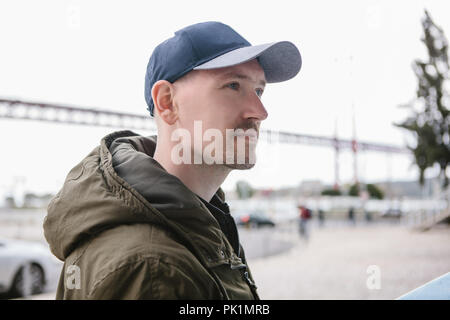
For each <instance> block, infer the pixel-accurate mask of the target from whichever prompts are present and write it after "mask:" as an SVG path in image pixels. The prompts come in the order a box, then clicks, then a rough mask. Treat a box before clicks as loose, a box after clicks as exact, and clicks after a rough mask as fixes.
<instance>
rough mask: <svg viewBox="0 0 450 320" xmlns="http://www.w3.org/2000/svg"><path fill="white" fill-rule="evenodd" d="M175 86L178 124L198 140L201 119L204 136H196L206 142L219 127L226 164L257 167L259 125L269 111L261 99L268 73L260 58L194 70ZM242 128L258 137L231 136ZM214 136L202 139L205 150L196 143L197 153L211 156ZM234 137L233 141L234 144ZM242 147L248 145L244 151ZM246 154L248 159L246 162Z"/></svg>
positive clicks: (193, 145) (195, 149) (230, 166)
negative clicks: (234, 64)
mask: <svg viewBox="0 0 450 320" xmlns="http://www.w3.org/2000/svg"><path fill="white" fill-rule="evenodd" d="M174 86H175V88H176V95H175V100H174V101H175V103H176V104H177V105H178V112H179V122H178V127H181V128H185V129H187V130H188V131H190V133H191V137H192V139H194V136H195V134H197V133H198V125H199V122H197V129H196V130H197V131H196V132H194V131H195V130H194V121H201V133H202V137H198V134H197V136H196V137H195V138H196V139H201V140H202V141H203V140H205V138H206V137H208V131H209V133H212V132H213V131H212V130H209V129H217V130H216V131H215V132H219V131H220V133H221V136H222V147H223V149H222V152H223V163H224V165H226V166H227V167H229V168H232V169H249V168H251V167H253V166H254V161H255V160H254V159H255V147H256V142H257V136H258V135H259V127H260V124H261V121H263V120H264V119H266V118H267V111H266V109H265V108H264V105H263V104H262V102H261V95H262V93H263V90H264V87H265V76H264V71H263V69H262V68H261V66H260V65H259V63H258V62H257V60H256V59H254V60H251V61H249V62H246V63H243V64H240V65H236V66H232V67H226V68H220V69H213V70H195V71H191V73H190V74H188V76H187V77H186V79H183V80H182V81H180V82H177V81H176V82H175V83H174ZM227 129H228V130H227ZM237 129H243V130H237ZM248 129H250V130H248ZM236 130H237V131H236ZM239 131H241V132H242V131H246V133H247V134H252V133H256V137H249V136H242V135H237V136H234V137H233V136H230V133H231V132H233V133H234V132H239ZM203 134H205V136H204V135H203ZM213 135H214V134H213ZM210 137H211V140H209V141H203V142H202V144H201V145H202V146H201V150H199V149H198V148H195V143H194V142H193V144H192V147H193V153H194V154H195V153H199V152H200V153H202V152H203V154H204V158H205V157H206V158H207V157H208V154H211V153H210V152H208V150H209V151H211V149H208V150H206V149H205V146H207V145H212V141H215V139H216V138H217V136H216V135H214V137H212V136H211V135H210ZM227 137H228V139H227ZM231 140H233V143H232V144H231V145H230V142H231ZM215 145H216V146H217V144H215ZM230 146H231V149H230ZM242 146H245V147H244V150H243V148H242ZM227 148H228V152H227ZM243 151H244V154H242V153H243ZM212 155H213V156H214V155H215V153H214V152H213V153H212ZM242 156H244V158H245V160H244V162H243V163H242V159H243V158H242ZM238 157H240V158H238ZM238 159H241V160H238ZM239 162H240V163H239Z"/></svg>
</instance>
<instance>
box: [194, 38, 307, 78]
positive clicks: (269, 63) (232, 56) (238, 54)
mask: <svg viewBox="0 0 450 320" xmlns="http://www.w3.org/2000/svg"><path fill="white" fill-rule="evenodd" d="M255 58H258V60H259V64H260V65H261V67H262V68H263V70H264V74H265V77H266V81H267V82H268V83H274V82H282V81H286V80H289V79H291V78H293V77H295V76H296V75H297V73H298V72H299V71H300V68H301V67H302V57H301V55H300V51H299V50H298V49H297V47H296V46H295V45H294V44H293V43H292V42H289V41H280V42H273V43H266V44H261V45H257V46H249V47H243V48H239V49H235V50H233V51H230V52H227V53H225V54H223V55H221V56H218V57H216V58H214V59H212V60H210V61H208V62H205V63H203V64H201V65H199V66H197V67H195V68H194V70H208V69H218V68H225V67H231V66H235V65H238V64H241V63H244V62H247V61H250V60H252V59H255Z"/></svg>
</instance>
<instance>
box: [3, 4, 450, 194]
mask: <svg viewBox="0 0 450 320" xmlns="http://www.w3.org/2000/svg"><path fill="white" fill-rule="evenodd" d="M425 8H427V9H428V10H429V12H430V14H431V16H432V18H433V19H434V21H435V22H436V23H437V24H438V25H440V26H441V27H442V28H443V29H444V31H445V32H446V35H447V37H448V36H449V33H450V5H449V2H448V1H444V0H441V1H418V0H417V1H361V0H359V1H282V0H278V1H242V0H240V1H232V0H228V1H193V0H190V1H159V2H156V1H121V2H119V1H75V0H72V1H61V0H55V1H17V0H14V1H8V0H7V1H5V0H2V1H1V2H0V41H1V42H0V97H4V98H17V99H23V100H31V101H42V102H49V103H62V104H72V105H77V106H81V107H95V108H102V109H108V110H118V111H125V112H131V113H138V114H144V115H145V114H146V110H145V108H146V105H145V100H144V95H143V86H144V75H145V68H146V65H147V62H148V59H149V57H150V55H151V52H152V50H153V48H154V47H155V46H156V45H158V44H159V43H160V42H162V41H164V40H165V39H167V38H169V37H171V36H172V35H173V33H174V32H175V31H177V30H178V29H180V28H182V27H184V26H187V25H190V24H193V23H197V22H203V21H211V20H215V21H221V22H224V23H226V24H228V25H230V26H231V27H232V28H234V29H235V30H236V31H238V32H239V33H240V34H241V35H243V36H244V37H245V38H246V39H247V40H249V41H250V42H251V43H252V44H262V43H268V42H273V41H280V40H289V41H292V42H293V43H295V44H296V45H297V46H298V48H299V49H300V52H301V54H302V57H303V66H302V70H301V71H300V73H299V75H298V76H297V77H296V78H294V79H292V80H290V81H287V82H283V83H278V84H269V85H268V87H267V88H266V91H265V93H264V97H263V102H264V104H265V106H266V108H267V110H268V113H269V117H268V119H267V120H266V121H265V122H264V123H263V128H266V129H282V130H288V131H294V132H299V133H305V134H314V135H326V136H332V135H333V134H334V131H335V123H337V129H338V134H339V136H340V137H341V138H346V139H349V138H351V137H352V132H353V128H352V114H353V112H352V110H354V115H355V118H356V133H357V137H358V139H360V140H363V141H369V142H378V143H387V144H394V145H405V142H406V141H407V136H408V135H407V134H406V133H405V132H404V131H402V130H400V129H398V128H395V127H394V126H393V125H392V123H393V122H396V121H400V120H402V119H404V118H405V117H406V116H407V114H408V112H407V111H406V110H405V109H401V108H398V105H399V104H403V103H407V102H408V101H410V100H411V99H413V98H414V97H415V90H416V86H417V82H416V78H415V75H414V73H413V71H412V68H411V63H412V62H413V60H415V59H418V58H422V59H423V58H426V50H425V46H424V45H423V43H422V42H421V41H420V38H421V37H422V26H421V18H422V17H423V16H424V13H423V10H424V9H425ZM114 130H115V129H109V128H86V127H81V126H75V125H61V124H51V123H50V124H49V123H37V122H31V121H11V120H5V119H0V137H1V139H2V141H1V157H0V194H1V193H2V191H4V190H5V189H7V188H9V186H10V185H11V184H12V182H13V180H14V177H15V176H25V177H26V188H27V189H29V190H32V191H35V192H38V193H39V192H48V191H50V192H56V191H58V189H59V188H60V187H61V184H62V183H63V181H64V179H65V176H66V174H67V173H68V171H69V170H70V169H71V168H72V167H73V166H75V165H76V164H77V163H78V162H79V161H81V159H82V158H84V157H85V156H86V155H87V154H88V153H89V152H90V151H91V150H92V149H93V148H94V147H95V146H96V145H97V144H98V143H99V141H100V139H101V138H102V137H104V136H105V135H107V134H108V133H110V132H112V131H114ZM137 133H139V134H143V135H146V134H148V133H146V132H138V131H137ZM340 163H341V172H340V178H341V182H344V183H345V182H349V181H351V179H352V178H353V171H352V170H353V158H352V155H351V154H350V152H344V153H342V154H341V157H340ZM410 163H411V159H410V158H409V157H407V156H392V157H387V156H386V155H383V154H377V153H368V154H361V155H360V158H359V162H358V169H359V171H358V175H359V176H360V178H361V180H363V181H380V180H385V179H388V178H390V179H394V180H396V179H408V180H413V179H415V178H416V176H417V171H416V170H415V169H414V168H413V167H410ZM239 179H244V180H247V181H249V182H250V184H252V185H253V186H257V187H280V186H288V185H289V186H293V185H298V184H299V183H300V182H301V181H302V180H321V181H323V182H325V183H332V182H333V180H334V151H333V150H332V149H328V148H323V147H306V146H300V145H295V146H294V145H267V144H266V143H264V142H261V143H260V145H259V146H258V162H257V165H256V166H255V167H254V168H253V169H252V170H249V171H246V172H243V171H234V172H232V173H231V174H230V176H229V177H228V179H227V181H226V182H225V183H224V185H223V187H224V189H230V188H232V187H234V184H235V182H236V181H237V180H239Z"/></svg>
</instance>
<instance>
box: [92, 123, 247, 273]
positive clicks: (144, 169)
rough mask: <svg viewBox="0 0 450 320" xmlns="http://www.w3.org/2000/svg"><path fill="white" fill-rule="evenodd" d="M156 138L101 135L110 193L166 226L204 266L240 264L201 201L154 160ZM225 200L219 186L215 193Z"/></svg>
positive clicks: (102, 163)
mask: <svg viewBox="0 0 450 320" xmlns="http://www.w3.org/2000/svg"><path fill="white" fill-rule="evenodd" d="M155 147H156V136H149V137H144V136H140V135H138V134H136V133H134V132H132V131H129V130H124V131H117V132H113V133H111V134H109V135H107V136H106V137H104V138H103V139H102V142H101V145H100V167H101V170H102V171H103V173H104V178H105V180H106V183H107V184H108V186H110V188H111V191H112V192H113V193H115V194H116V195H117V196H118V197H120V198H122V199H123V200H124V201H126V202H128V203H129V204H130V205H132V206H133V207H134V209H135V210H137V211H141V212H145V213H146V214H147V215H149V216H151V217H152V220H153V222H156V223H159V224H161V225H163V226H165V227H168V228H170V229H171V230H172V231H174V232H175V233H176V234H177V235H178V236H179V237H181V238H182V239H183V240H184V241H185V242H186V243H187V244H188V245H189V246H190V247H191V249H192V250H193V251H195V253H196V255H197V256H198V257H199V258H200V259H201V260H202V262H203V263H204V264H205V265H207V266H209V267H212V266H216V265H220V264H231V265H239V264H241V263H242V261H241V259H240V258H239V257H237V256H236V254H235V253H234V251H233V250H232V248H231V245H230V244H229V242H228V241H227V239H226V237H225V236H224V234H223V232H222V231H221V230H220V227H219V225H218V223H217V220H216V219H215V218H214V217H213V215H212V214H211V212H210V211H209V210H208V208H207V207H206V206H205V204H204V203H202V201H201V200H200V199H199V198H198V197H197V196H196V195H195V194H194V193H193V192H192V191H191V190H189V189H188V188H187V187H186V186H185V185H184V184H183V183H182V182H181V180H179V179H178V178H177V177H175V176H173V175H171V174H169V173H168V172H167V171H166V170H165V169H164V168H163V167H162V166H161V165H159V163H158V162H157V161H156V160H154V159H153V154H154V151H155ZM215 196H217V197H218V198H219V199H220V200H222V201H223V202H224V201H225V195H224V192H223V190H222V189H221V188H219V189H218V190H217V192H216V194H215Z"/></svg>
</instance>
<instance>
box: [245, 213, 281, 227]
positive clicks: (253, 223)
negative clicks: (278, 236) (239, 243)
mask: <svg viewBox="0 0 450 320" xmlns="http://www.w3.org/2000/svg"><path fill="white" fill-rule="evenodd" d="M236 224H237V225H241V226H247V227H257V228H259V227H262V226H269V227H275V222H273V221H272V220H271V219H270V218H269V217H267V216H266V215H265V214H264V213H262V212H259V211H255V212H251V213H248V214H245V213H244V214H240V215H238V216H236Z"/></svg>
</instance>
